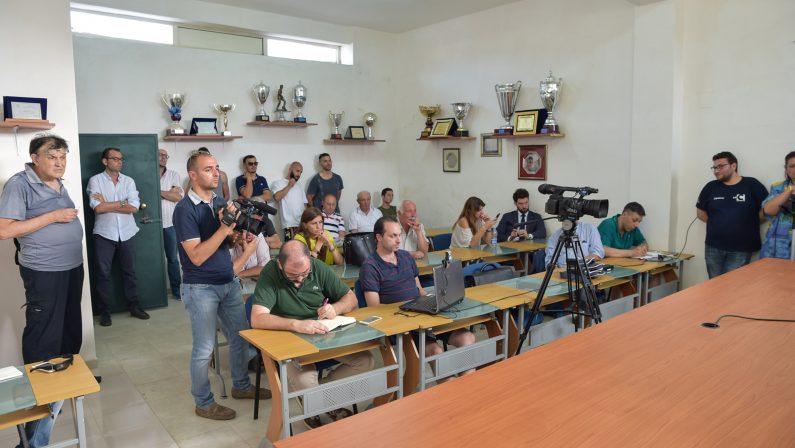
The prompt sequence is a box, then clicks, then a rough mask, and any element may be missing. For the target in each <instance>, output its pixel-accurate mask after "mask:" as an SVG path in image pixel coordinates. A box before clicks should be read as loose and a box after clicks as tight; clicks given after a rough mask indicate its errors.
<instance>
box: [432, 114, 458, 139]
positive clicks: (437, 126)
mask: <svg viewBox="0 0 795 448" xmlns="http://www.w3.org/2000/svg"><path fill="white" fill-rule="evenodd" d="M457 128H458V124H457V123H456V122H455V118H440V119H438V120H436V122H435V123H433V129H431V135H430V137H429V138H434V137H435V138H439V137H447V136H448V135H450V134H452V133H453V132H454V131H455V130H456V129H457Z"/></svg>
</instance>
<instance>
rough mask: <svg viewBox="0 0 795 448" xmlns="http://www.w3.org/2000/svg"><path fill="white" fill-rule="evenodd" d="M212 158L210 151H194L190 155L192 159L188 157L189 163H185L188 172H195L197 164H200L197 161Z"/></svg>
mask: <svg viewBox="0 0 795 448" xmlns="http://www.w3.org/2000/svg"><path fill="white" fill-rule="evenodd" d="M205 149H206V148H205ZM212 156H213V155H212V154H210V152H209V151H207V152H204V151H202V150H201V148H199V150H198V151H193V152H192V153H190V157H188V161H187V163H185V167H186V168H187V170H188V171H195V170H196V164H197V163H198V162H197V160H199V157H212Z"/></svg>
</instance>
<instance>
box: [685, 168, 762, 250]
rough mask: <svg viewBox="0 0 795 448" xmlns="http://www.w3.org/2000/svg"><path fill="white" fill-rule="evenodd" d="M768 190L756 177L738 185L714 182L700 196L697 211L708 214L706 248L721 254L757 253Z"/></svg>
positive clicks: (743, 179) (745, 179)
mask: <svg viewBox="0 0 795 448" xmlns="http://www.w3.org/2000/svg"><path fill="white" fill-rule="evenodd" d="M766 197H767V188H765V186H764V185H762V184H761V183H760V182H759V181H758V180H756V179H754V178H753V177H743V178H742V179H741V180H740V182H738V183H736V184H735V185H726V184H724V183H723V182H720V181H717V180H713V181H712V182H710V183H708V184H707V185H705V186H704V188H703V189H702V190H701V194H699V195H698V202H696V207H697V208H698V209H699V210H704V211H705V212H707V216H708V219H707V241H706V243H707V245H708V246H712V247H714V248H716V249H720V250H729V251H738V252H755V251H757V250H759V248H760V247H761V246H762V241H761V239H760V237H759V210H760V209H761V208H762V201H764V200H765V198H766Z"/></svg>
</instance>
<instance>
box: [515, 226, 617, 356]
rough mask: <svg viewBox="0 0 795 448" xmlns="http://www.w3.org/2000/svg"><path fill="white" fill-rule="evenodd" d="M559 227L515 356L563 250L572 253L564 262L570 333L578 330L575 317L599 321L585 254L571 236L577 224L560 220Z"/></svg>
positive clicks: (594, 291) (594, 289)
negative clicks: (570, 322) (561, 226)
mask: <svg viewBox="0 0 795 448" xmlns="http://www.w3.org/2000/svg"><path fill="white" fill-rule="evenodd" d="M561 221H562V224H563V233H562V234H561V235H560V238H559V239H558V244H557V245H556V246H555V251H554V252H553V254H552V260H551V261H550V262H549V265H547V271H546V275H544V280H543V281H542V282H541V287H540V288H539V289H538V295H537V296H536V299H535V301H534V302H533V307H532V309H531V312H530V320H529V321H528V324H527V326H526V327H525V329H524V331H523V332H522V337H521V338H519V346H518V347H517V349H516V354H517V355H518V354H519V353H520V352H521V350H522V344H524V341H525V339H527V336H528V335H529V334H530V326H531V324H532V323H533V320H534V319H535V317H536V316H538V314H539V313H541V301H542V300H543V299H544V294H545V293H546V291H547V287H548V286H549V281H550V280H551V279H552V274H553V272H554V271H555V264H556V263H557V261H558V257H559V256H560V252H561V250H565V252H564V253H566V254H567V255H568V254H569V253H570V252H569V250H571V253H573V254H574V259H567V260H566V273H567V275H566V282H567V284H568V297H569V300H570V301H571V310H568V311H569V312H570V313H571V317H572V323H573V324H574V331H575V332H576V331H578V330H579V328H580V323H579V322H580V321H579V318H580V317H581V316H585V317H590V318H591V319H592V320H593V322H594V323H601V322H602V311H601V310H600V309H599V302H598V301H597V299H596V288H595V287H594V285H593V282H591V274H590V272H589V271H588V267H587V264H586V262H585V254H584V253H583V250H582V246H581V245H580V238H579V237H578V236H577V234H576V233H575V229H576V228H577V221H576V220H574V219H568V218H564V219H562V220H561Z"/></svg>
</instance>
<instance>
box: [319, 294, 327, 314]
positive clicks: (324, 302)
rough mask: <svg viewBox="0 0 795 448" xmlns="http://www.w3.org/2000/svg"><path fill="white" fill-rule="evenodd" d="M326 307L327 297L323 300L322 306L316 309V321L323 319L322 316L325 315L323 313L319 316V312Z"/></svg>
mask: <svg viewBox="0 0 795 448" xmlns="http://www.w3.org/2000/svg"><path fill="white" fill-rule="evenodd" d="M326 305H328V297H326V298H325V299H323V304H322V305H320V308H318V316H317V318H318V319H323V316H325V313H323V315H320V310H322V309H323V307H325V306H326Z"/></svg>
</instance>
